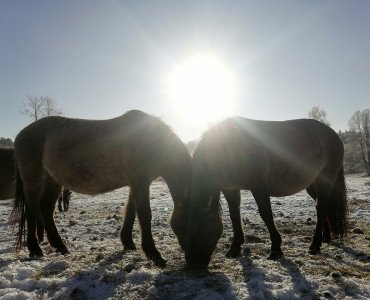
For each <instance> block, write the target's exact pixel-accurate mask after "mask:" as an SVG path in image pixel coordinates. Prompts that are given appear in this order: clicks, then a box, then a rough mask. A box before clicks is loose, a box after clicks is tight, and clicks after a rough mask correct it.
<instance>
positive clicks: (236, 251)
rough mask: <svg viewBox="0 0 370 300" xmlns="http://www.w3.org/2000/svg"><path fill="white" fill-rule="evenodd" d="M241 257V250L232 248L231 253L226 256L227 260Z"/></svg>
mask: <svg viewBox="0 0 370 300" xmlns="http://www.w3.org/2000/svg"><path fill="white" fill-rule="evenodd" d="M239 255H240V248H239V249H233V248H230V249H229V251H227V252H226V254H225V256H226V257H227V258H235V257H238V256H239Z"/></svg>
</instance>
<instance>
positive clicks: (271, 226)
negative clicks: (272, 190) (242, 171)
mask: <svg viewBox="0 0 370 300" xmlns="http://www.w3.org/2000/svg"><path fill="white" fill-rule="evenodd" d="M251 192H252V194H253V197H254V199H255V200H256V202H257V206H258V210H259V213H260V216H261V218H262V220H263V221H264V222H265V224H266V226H267V229H268V231H269V233H270V238H271V252H270V254H269V255H268V257H267V259H271V260H277V259H279V258H281V257H282V256H283V251H281V236H280V234H279V232H278V231H277V229H276V226H275V222H274V216H273V214H272V209H271V201H270V195H269V193H268V188H267V187H266V186H261V187H258V188H254V189H252V190H251Z"/></svg>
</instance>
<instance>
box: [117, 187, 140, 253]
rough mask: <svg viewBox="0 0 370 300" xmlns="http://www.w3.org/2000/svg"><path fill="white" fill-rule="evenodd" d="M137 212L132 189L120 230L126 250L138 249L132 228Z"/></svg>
mask: <svg viewBox="0 0 370 300" xmlns="http://www.w3.org/2000/svg"><path fill="white" fill-rule="evenodd" d="M135 214H136V211H135V201H134V195H133V192H132V190H130V195H129V197H128V199H127V202H126V205H125V212H124V219H123V224H122V228H121V232H120V237H121V242H122V245H123V248H124V250H136V246H135V243H134V241H133V240H132V229H133V227H134V222H135Z"/></svg>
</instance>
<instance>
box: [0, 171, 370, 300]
mask: <svg viewBox="0 0 370 300" xmlns="http://www.w3.org/2000/svg"><path fill="white" fill-rule="evenodd" d="M346 180H347V185H348V199H349V211H350V215H349V226H350V228H349V234H348V237H347V239H346V240H345V243H344V245H339V244H338V243H333V244H331V245H327V244H324V245H323V247H322V251H321V254H319V255H316V256H312V255H310V254H308V247H309V245H310V242H311V238H312V236H313V231H314V225H315V219H316V213H315V205H314V202H313V200H312V199H311V198H310V197H309V196H308V195H307V194H306V193H305V192H301V193H298V194H296V195H294V196H291V197H285V198H273V199H272V206H273V211H274V215H275V222H276V224H277V228H278V229H279V231H280V233H281V235H282V238H283V245H282V249H283V251H284V254H285V256H284V257H283V258H282V259H280V260H278V261H269V260H267V259H266V256H267V253H268V251H269V249H270V239H269V235H268V232H267V229H266V226H265V225H264V224H263V222H262V220H261V218H260V216H259V215H258V211H257V206H256V204H255V202H254V199H253V198H252V195H251V193H250V192H242V219H243V227H244V232H245V236H246V245H245V247H246V251H244V253H245V254H244V255H242V256H240V257H237V258H236V259H227V258H226V257H225V256H224V253H226V250H227V247H228V245H229V244H230V239H231V236H232V227H231V222H230V218H229V216H228V208H227V205H226V202H225V201H224V199H223V198H222V201H223V203H222V207H223V222H224V233H223V235H222V238H221V239H220V241H219V243H218V246H217V248H216V251H215V253H214V255H213V258H212V261H211V263H210V265H209V268H208V270H206V271H190V270H186V269H184V265H185V260H184V254H183V252H182V251H181V250H180V247H179V244H178V242H177V239H176V237H175V235H174V234H173V232H172V230H171V229H170V226H169V218H170V215H171V213H172V210H173V203H172V200H171V197H170V194H169V191H168V189H167V186H166V184H165V183H163V182H161V181H155V182H153V184H152V186H151V199H152V201H151V206H152V211H153V220H152V231H153V236H154V239H155V242H156V245H157V247H158V249H159V251H160V252H161V253H162V255H163V256H164V257H165V258H166V259H167V261H168V263H167V267H166V268H164V269H160V268H157V267H155V266H154V265H153V264H152V263H151V262H150V261H148V260H147V259H146V258H145V256H144V254H143V252H142V251H141V250H137V251H130V252H126V253H125V252H124V251H123V248H122V246H121V243H120V240H119V237H118V234H119V230H120V226H121V223H122V210H123V205H124V202H125V200H126V199H127V197H128V193H129V189H128V188H122V189H119V190H116V191H114V192H112V193H107V194H103V195H99V196H94V197H91V196H86V195H81V194H76V193H74V194H72V198H71V203H70V209H69V211H68V212H62V213H60V212H56V214H55V218H56V223H57V227H58V229H59V231H60V233H61V235H62V237H63V239H64V240H65V241H66V243H67V246H68V247H69V250H70V252H71V253H70V254H68V255H66V256H62V255H60V254H57V253H55V252H54V251H53V249H51V247H50V246H49V245H48V243H47V242H44V243H43V244H42V248H43V250H44V253H45V256H44V257H42V258H39V259H30V258H28V252H27V250H26V249H25V248H24V249H23V250H22V251H21V253H20V256H18V257H17V256H16V254H15V252H14V242H15V234H14V232H13V231H12V227H11V226H8V225H9V223H8V220H9V216H10V212H11V209H12V208H11V205H12V201H11V200H5V201H1V202H0V212H1V213H0V300H5V299H6V300H10V299H17V300H23V299H58V300H63V299H140V298H141V299H280V300H285V299H369V298H370V255H369V250H370V243H369V241H370V234H369V228H370V209H369V207H370V186H369V185H366V184H368V183H369V182H370V178H369V177H361V176H355V175H350V176H347V177H346ZM133 236H134V241H135V243H136V245H137V246H139V245H140V231H139V227H138V224H137V222H136V223H135V226H134V235H133Z"/></svg>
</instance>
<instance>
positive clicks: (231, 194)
mask: <svg viewBox="0 0 370 300" xmlns="http://www.w3.org/2000/svg"><path fill="white" fill-rule="evenodd" d="M222 193H223V194H224V196H225V199H226V201H227V204H228V206H229V213H230V219H231V222H232V225H233V231H234V236H233V241H232V243H231V245H230V248H229V250H228V251H227V252H226V257H237V256H238V255H240V252H241V246H242V245H243V244H244V233H243V229H242V223H241V217H240V198H241V197H240V190H222Z"/></svg>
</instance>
